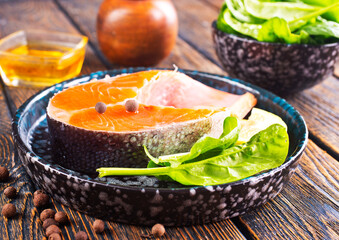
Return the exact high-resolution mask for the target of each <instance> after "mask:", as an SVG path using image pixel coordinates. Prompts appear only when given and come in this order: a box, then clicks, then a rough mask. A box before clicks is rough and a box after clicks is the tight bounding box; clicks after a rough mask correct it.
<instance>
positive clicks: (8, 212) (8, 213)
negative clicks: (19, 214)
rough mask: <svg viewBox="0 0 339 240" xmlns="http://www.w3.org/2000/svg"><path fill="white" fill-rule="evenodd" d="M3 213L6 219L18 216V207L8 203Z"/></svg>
mask: <svg viewBox="0 0 339 240" xmlns="http://www.w3.org/2000/svg"><path fill="white" fill-rule="evenodd" d="M1 213H2V215H3V216H5V217H6V218H12V217H14V216H15V214H16V207H15V206H14V204H12V203H7V204H5V205H4V206H3V207H2V211H1Z"/></svg>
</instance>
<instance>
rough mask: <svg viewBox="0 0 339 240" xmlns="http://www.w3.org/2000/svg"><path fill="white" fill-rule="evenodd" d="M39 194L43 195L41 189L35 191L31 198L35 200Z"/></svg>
mask: <svg viewBox="0 0 339 240" xmlns="http://www.w3.org/2000/svg"><path fill="white" fill-rule="evenodd" d="M41 193H45V192H44V191H42V190H41V189H38V190H36V191H35V192H34V193H33V198H35V197H36V196H37V195H38V194H41Z"/></svg>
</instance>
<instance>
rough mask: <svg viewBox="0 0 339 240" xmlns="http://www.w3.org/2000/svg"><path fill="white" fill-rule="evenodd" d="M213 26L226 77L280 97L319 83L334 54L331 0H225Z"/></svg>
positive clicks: (338, 39) (337, 44) (338, 19)
mask: <svg viewBox="0 0 339 240" xmlns="http://www.w3.org/2000/svg"><path fill="white" fill-rule="evenodd" d="M212 29H213V30H212V31H213V33H212V34H213V41H214V45H215V49H216V52H217V55H218V57H219V59H220V61H221V63H222V65H223V67H224V69H225V70H226V71H227V72H228V73H229V75H230V76H231V77H235V78H239V79H242V80H245V81H247V82H251V83H254V84H256V85H258V86H261V87H263V88H266V89H268V90H270V91H272V92H275V93H277V94H279V95H285V96H286V95H290V94H293V93H296V92H299V91H301V90H304V89H307V88H310V87H312V86H314V85H316V84H317V83H320V82H321V81H323V80H324V79H326V78H327V77H329V76H330V75H331V74H333V69H334V65H335V62H336V60H337V59H338V56H339V54H338V53H339V2H338V1H336V0H324V1H320V0H301V1H299V0H281V1H280V2H277V1H276V0H225V3H224V4H223V6H222V8H221V10H220V14H219V16H218V19H217V20H216V21H214V22H213V24H212Z"/></svg>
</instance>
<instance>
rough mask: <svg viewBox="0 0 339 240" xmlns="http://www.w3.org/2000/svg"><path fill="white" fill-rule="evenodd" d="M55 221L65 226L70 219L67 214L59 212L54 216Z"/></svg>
mask: <svg viewBox="0 0 339 240" xmlns="http://www.w3.org/2000/svg"><path fill="white" fill-rule="evenodd" d="M54 219H55V221H57V222H58V223H60V224H62V225H64V224H67V223H68V217H67V214H66V213H65V212H57V213H56V214H55V216H54Z"/></svg>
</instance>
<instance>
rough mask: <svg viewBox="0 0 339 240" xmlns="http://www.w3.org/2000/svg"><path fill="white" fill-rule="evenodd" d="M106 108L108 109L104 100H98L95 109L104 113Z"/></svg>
mask: <svg viewBox="0 0 339 240" xmlns="http://www.w3.org/2000/svg"><path fill="white" fill-rule="evenodd" d="M106 109H107V106H106V104H105V103H103V102H97V104H95V110H96V111H97V112H98V113H100V114H103V113H104V112H106Z"/></svg>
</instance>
